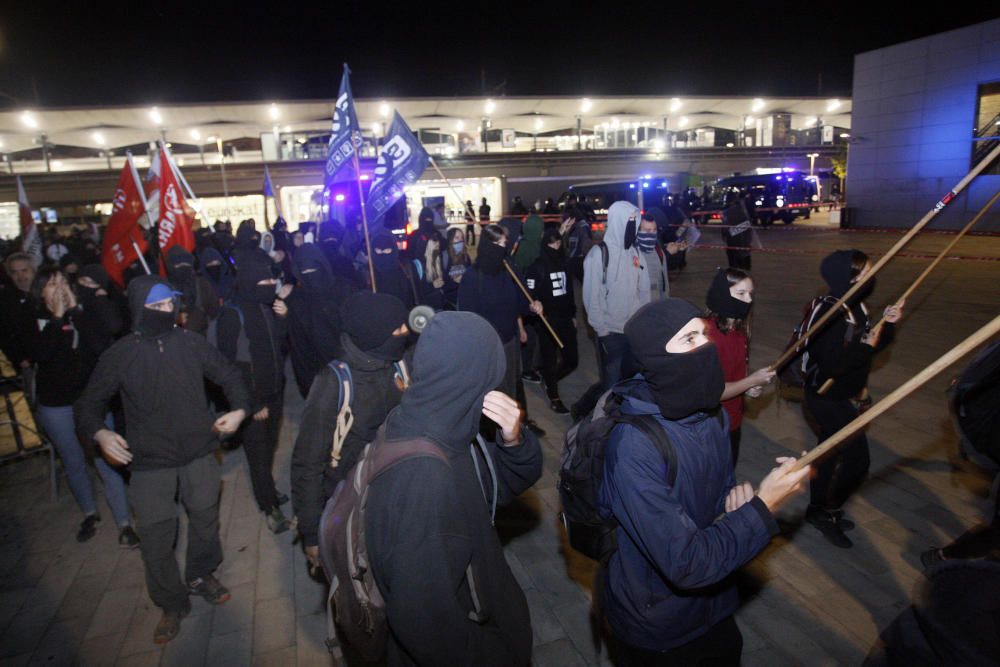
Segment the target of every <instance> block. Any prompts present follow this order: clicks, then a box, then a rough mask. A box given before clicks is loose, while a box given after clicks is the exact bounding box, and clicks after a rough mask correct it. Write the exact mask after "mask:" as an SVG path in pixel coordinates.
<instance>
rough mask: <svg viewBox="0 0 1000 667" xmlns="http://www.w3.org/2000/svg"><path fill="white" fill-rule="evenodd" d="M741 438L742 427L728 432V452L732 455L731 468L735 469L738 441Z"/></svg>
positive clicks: (738, 451) (737, 456) (738, 453)
mask: <svg viewBox="0 0 1000 667" xmlns="http://www.w3.org/2000/svg"><path fill="white" fill-rule="evenodd" d="M742 437H743V428H742V427H740V428H738V429H736V430H733V431H730V432H729V450H730V451H731V452H732V453H733V468H736V462H737V461H738V460H739V458H740V440H741V439H742Z"/></svg>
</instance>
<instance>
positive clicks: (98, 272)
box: [76, 264, 111, 308]
mask: <svg viewBox="0 0 1000 667" xmlns="http://www.w3.org/2000/svg"><path fill="white" fill-rule="evenodd" d="M80 278H90V279H91V280H93V281H94V282H95V283H97V287H84V286H83V285H81V284H80V283H77V284H76V289H77V294H79V295H80V301H81V302H82V303H83V306H84V308H86V307H87V304H88V303H92V302H93V299H94V298H96V297H97V290H100V289H103V290H104V291H105V292H107V291H108V285H109V284H110V282H111V280H110V279H109V278H108V272H107V271H105V270H104V267H103V266H101V265H100V264H87V265H86V266H84V267H83V268H82V269H80V274H79V275H78V276H77V280H79V279H80Z"/></svg>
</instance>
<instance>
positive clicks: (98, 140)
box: [90, 132, 107, 146]
mask: <svg viewBox="0 0 1000 667" xmlns="http://www.w3.org/2000/svg"><path fill="white" fill-rule="evenodd" d="M90 136H91V138H93V140H94V143H95V144H97V145H98V146H103V145H104V144H106V143H107V141H105V139H104V135H103V134H101V133H100V132H94V133H92V134H91V135H90Z"/></svg>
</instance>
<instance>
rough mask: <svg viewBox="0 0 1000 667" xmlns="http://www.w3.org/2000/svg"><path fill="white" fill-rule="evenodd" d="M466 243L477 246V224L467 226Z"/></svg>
mask: <svg viewBox="0 0 1000 667" xmlns="http://www.w3.org/2000/svg"><path fill="white" fill-rule="evenodd" d="M465 242H466V243H467V244H468V245H470V246H474V245H476V224H475V223H469V224H467V225H466V226H465Z"/></svg>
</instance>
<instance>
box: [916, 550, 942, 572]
mask: <svg viewBox="0 0 1000 667" xmlns="http://www.w3.org/2000/svg"><path fill="white" fill-rule="evenodd" d="M945 560H947V559H946V558H945V557H944V552H943V551H941V550H940V549H928V550H927V551H924V552H923V553H921V554H920V562H921V564H922V565H923V566H924V569H925V570H929V569H931V568H932V567H934V566H935V565H937V564H938V563H943V562H944V561H945Z"/></svg>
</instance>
